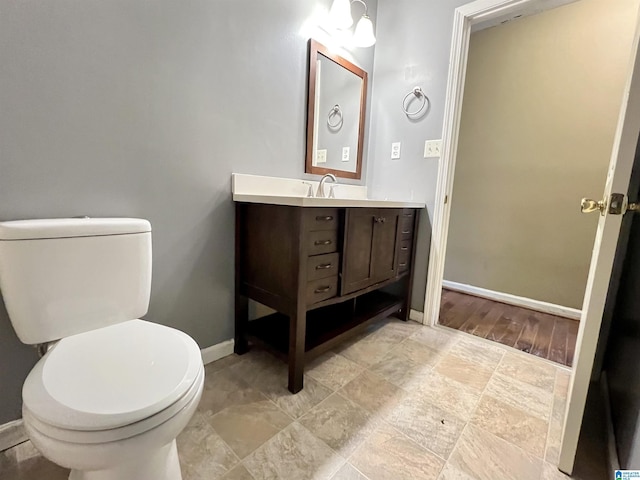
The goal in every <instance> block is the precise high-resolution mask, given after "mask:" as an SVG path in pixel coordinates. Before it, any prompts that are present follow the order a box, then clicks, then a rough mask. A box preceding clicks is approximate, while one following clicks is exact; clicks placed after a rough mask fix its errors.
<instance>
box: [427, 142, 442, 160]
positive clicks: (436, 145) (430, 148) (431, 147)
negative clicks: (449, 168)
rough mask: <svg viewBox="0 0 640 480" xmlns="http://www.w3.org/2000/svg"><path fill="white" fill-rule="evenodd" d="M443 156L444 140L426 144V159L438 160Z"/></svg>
mask: <svg viewBox="0 0 640 480" xmlns="http://www.w3.org/2000/svg"><path fill="white" fill-rule="evenodd" d="M441 154H442V139H440V140H427V141H426V142H424V158H438V157H440V155H441Z"/></svg>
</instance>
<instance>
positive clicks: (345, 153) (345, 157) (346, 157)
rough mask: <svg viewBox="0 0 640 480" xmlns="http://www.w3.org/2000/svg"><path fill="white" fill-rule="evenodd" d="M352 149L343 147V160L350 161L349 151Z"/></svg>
mask: <svg viewBox="0 0 640 480" xmlns="http://www.w3.org/2000/svg"><path fill="white" fill-rule="evenodd" d="M350 150H351V149H350V148H349V147H342V161H343V162H348V161H349V151H350Z"/></svg>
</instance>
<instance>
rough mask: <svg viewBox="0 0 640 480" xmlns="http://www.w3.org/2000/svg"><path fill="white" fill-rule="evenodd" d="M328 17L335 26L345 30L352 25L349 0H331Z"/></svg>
mask: <svg viewBox="0 0 640 480" xmlns="http://www.w3.org/2000/svg"><path fill="white" fill-rule="evenodd" d="M329 17H330V18H331V22H332V23H333V25H334V26H335V27H336V28H339V29H341V30H346V29H347V28H349V27H350V26H351V25H353V17H352V16H351V2H350V1H349V0H333V4H332V5H331V10H329Z"/></svg>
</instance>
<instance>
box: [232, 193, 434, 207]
mask: <svg viewBox="0 0 640 480" xmlns="http://www.w3.org/2000/svg"><path fill="white" fill-rule="evenodd" d="M233 201H234V202H246V203H266V204H270V205H289V206H291V207H373V208H424V206H425V205H424V203H415V202H402V201H393V200H372V199H370V198H310V197H294V196H291V197H286V196H281V195H244V194H235V193H234V194H233Z"/></svg>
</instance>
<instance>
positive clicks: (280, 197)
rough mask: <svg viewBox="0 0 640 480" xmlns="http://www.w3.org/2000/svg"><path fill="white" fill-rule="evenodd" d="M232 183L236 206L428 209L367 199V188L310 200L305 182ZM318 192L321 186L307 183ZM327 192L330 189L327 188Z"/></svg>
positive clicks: (247, 178)
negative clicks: (237, 203) (245, 204)
mask: <svg viewBox="0 0 640 480" xmlns="http://www.w3.org/2000/svg"><path fill="white" fill-rule="evenodd" d="M231 177H232V181H231V190H232V192H233V201H234V202H245V203H262V204H268V205H287V206H291V207H338V208H340V207H342V208H347V207H370V208H425V204H424V203H419V202H411V201H405V200H381V199H380V200H379V199H371V198H367V187H362V186H357V185H342V184H338V185H337V186H336V188H335V192H336V196H337V197H339V198H318V197H307V196H306V193H307V191H308V188H309V187H308V185H305V184H304V183H303V181H302V180H296V179H291V178H278V177H261V176H256V175H244V174H238V173H234V174H233V175H232V176H231ZM307 183H311V184H312V185H313V191H314V192H315V191H316V190H317V186H318V182H313V181H307ZM327 191H328V187H327Z"/></svg>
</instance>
